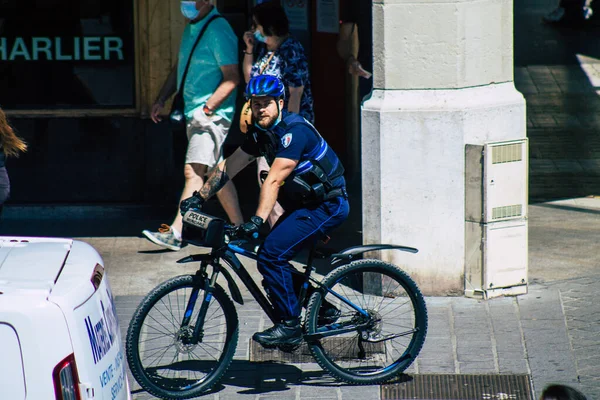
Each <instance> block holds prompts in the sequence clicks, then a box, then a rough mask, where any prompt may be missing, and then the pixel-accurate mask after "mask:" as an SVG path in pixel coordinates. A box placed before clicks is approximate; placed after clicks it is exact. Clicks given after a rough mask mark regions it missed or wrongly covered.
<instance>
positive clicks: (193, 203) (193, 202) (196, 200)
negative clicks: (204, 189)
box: [179, 191, 204, 215]
mask: <svg viewBox="0 0 600 400" xmlns="http://www.w3.org/2000/svg"><path fill="white" fill-rule="evenodd" d="M203 204H204V199H203V198H202V197H201V196H200V193H198V191H195V192H194V194H192V197H188V198H187V199H184V200H182V201H181V204H179V211H180V212H181V215H184V214H185V213H186V212H187V211H189V210H201V209H202V205H203Z"/></svg>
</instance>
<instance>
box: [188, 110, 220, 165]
mask: <svg viewBox="0 0 600 400" xmlns="http://www.w3.org/2000/svg"><path fill="white" fill-rule="evenodd" d="M230 127H231V123H230V122H229V121H227V120H226V119H225V118H223V117H221V116H219V115H215V116H212V117H208V116H206V114H204V112H203V111H202V108H198V109H197V110H196V111H194V115H193V118H192V120H191V121H189V122H188V123H187V129H186V132H187V137H188V148H187V153H186V154H185V163H186V164H203V165H206V166H208V167H209V168H212V167H214V166H215V165H217V164H218V163H220V162H221V161H223V143H224V142H225V138H227V133H228V132H229V128H230Z"/></svg>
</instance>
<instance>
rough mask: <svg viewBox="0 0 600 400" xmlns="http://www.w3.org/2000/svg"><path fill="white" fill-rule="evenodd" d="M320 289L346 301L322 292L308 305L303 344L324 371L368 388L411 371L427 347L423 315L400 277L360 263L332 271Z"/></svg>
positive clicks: (382, 265)
mask: <svg viewBox="0 0 600 400" xmlns="http://www.w3.org/2000/svg"><path fill="white" fill-rule="evenodd" d="M322 284H323V286H324V288H327V289H330V290H331V291H333V292H335V293H337V294H338V295H340V296H341V297H342V298H343V299H344V300H345V301H344V300H342V299H340V298H338V297H336V296H334V295H333V294H332V293H331V292H329V291H328V290H326V289H322V290H318V291H316V292H315V293H314V294H313V295H312V297H311V299H310V302H309V305H308V309H307V320H306V325H305V327H306V334H307V341H308V345H309V348H310V351H311V353H312V354H313V356H314V358H315V360H316V361H317V362H318V363H319V365H321V367H322V368H323V369H324V370H326V371H328V372H329V373H330V374H331V375H333V376H334V377H336V378H337V379H339V380H342V381H345V382H349V383H352V384H365V385H366V384H374V383H381V382H385V381H388V380H390V379H392V378H394V377H396V376H397V375H398V374H400V373H401V372H402V371H404V370H405V369H406V368H408V367H409V366H410V364H411V363H412V362H413V361H414V360H415V358H416V357H417V355H418V354H419V351H420V350H421V347H422V346H423V343H424V341H425V336H426V334H427V309H426V306H425V300H424V299H423V295H422V294H421V292H420V290H419V288H418V287H417V285H416V284H415V283H414V281H413V280H412V279H411V278H410V277H409V276H408V275H407V274H406V273H405V272H404V271H402V270H401V269H400V268H398V267H397V266H395V265H393V264H390V263H386V262H383V261H379V260H358V261H354V262H352V263H350V264H348V265H345V266H343V267H340V268H339V269H336V270H334V271H333V272H331V273H330V274H329V275H327V276H326V277H325V279H324V280H323V282H322ZM331 305H334V306H335V307H336V308H337V309H338V310H339V312H335V311H332V308H331ZM311 335H312V336H311Z"/></svg>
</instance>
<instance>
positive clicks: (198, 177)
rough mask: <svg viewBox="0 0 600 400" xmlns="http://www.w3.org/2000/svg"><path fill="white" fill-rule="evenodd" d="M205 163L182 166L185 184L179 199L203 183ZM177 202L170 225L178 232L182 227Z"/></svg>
mask: <svg viewBox="0 0 600 400" xmlns="http://www.w3.org/2000/svg"><path fill="white" fill-rule="evenodd" d="M206 169H207V167H206V165H204V164H194V163H192V164H185V166H184V167H183V176H184V177H185V185H184V186H183V192H181V197H180V198H179V203H181V200H184V199H187V198H188V197H191V196H192V194H194V191H196V190H200V188H201V187H202V185H204V175H206ZM179 203H177V212H176V213H175V219H173V222H172V223H171V227H172V228H175V229H176V230H177V232H179V234H181V231H182V229H183V217H182V216H181V213H180V212H179Z"/></svg>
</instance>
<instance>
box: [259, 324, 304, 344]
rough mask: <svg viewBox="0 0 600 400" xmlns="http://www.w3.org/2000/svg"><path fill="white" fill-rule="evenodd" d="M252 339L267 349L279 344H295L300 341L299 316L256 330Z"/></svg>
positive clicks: (300, 327)
mask: <svg viewBox="0 0 600 400" xmlns="http://www.w3.org/2000/svg"><path fill="white" fill-rule="evenodd" d="M252 340H254V341H255V342H258V343H259V344H260V345H262V346H263V347H266V348H268V349H271V348H274V347H278V346H281V345H292V346H297V345H299V344H301V343H302V326H301V325H300V318H291V319H288V320H285V321H282V322H280V323H278V324H275V326H273V327H271V328H269V329H267V330H266V331H263V332H256V333H255V334H254V335H252Z"/></svg>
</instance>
